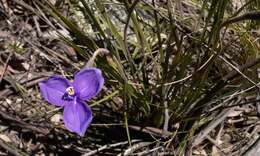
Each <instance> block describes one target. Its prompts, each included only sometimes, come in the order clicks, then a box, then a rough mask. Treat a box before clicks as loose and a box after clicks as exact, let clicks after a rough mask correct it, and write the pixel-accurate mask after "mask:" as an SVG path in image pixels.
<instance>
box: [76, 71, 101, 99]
mask: <svg viewBox="0 0 260 156" xmlns="http://www.w3.org/2000/svg"><path fill="white" fill-rule="evenodd" d="M103 85H104V78H103V76H102V72H101V70H100V69H98V68H84V69H82V70H80V71H79V72H78V73H76V75H75V78H74V82H73V86H74V88H75V91H76V93H77V94H78V97H79V98H80V99H81V100H88V99H90V98H92V97H93V96H96V95H97V93H98V92H99V91H100V90H101V89H102V87H103Z"/></svg>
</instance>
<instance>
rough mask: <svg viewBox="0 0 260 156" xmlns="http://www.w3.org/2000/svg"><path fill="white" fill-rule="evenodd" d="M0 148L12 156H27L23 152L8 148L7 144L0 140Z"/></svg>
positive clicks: (27, 155)
mask: <svg viewBox="0 0 260 156" xmlns="http://www.w3.org/2000/svg"><path fill="white" fill-rule="evenodd" d="M0 147H2V148H3V149H5V150H6V151H8V153H9V154H11V155H14V156H29V154H26V153H24V152H21V151H20V150H18V149H17V148H15V147H14V146H12V147H11V146H10V145H8V144H7V143H5V142H4V141H3V140H2V139H0Z"/></svg>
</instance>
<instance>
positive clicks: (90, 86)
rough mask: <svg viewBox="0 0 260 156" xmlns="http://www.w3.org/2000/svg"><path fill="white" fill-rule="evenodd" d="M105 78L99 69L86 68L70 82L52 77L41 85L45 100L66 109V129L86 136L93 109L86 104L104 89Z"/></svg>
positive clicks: (64, 118) (64, 117) (64, 114)
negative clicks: (86, 101)
mask: <svg viewBox="0 0 260 156" xmlns="http://www.w3.org/2000/svg"><path fill="white" fill-rule="evenodd" d="M103 84H104V78H103V76H102V73H101V70H100V69H97V68H84V69H82V70H80V71H79V72H78V73H76V74H75V75H74V81H73V82H70V81H69V80H67V79H66V78H63V77H61V76H51V77H49V78H48V80H46V81H42V82H40V83H39V86H40V90H41V93H42V95H43V97H44V98H45V100H47V101H48V102H49V103H51V104H53V105H55V106H62V107H64V112H63V121H64V124H65V127H66V128H67V129H68V130H69V131H71V132H75V133H77V134H79V135H80V136H84V134H85V131H86V129H87V128H88V126H89V124H90V122H91V121H92V112H91V109H90V108H89V107H88V106H87V105H86V104H85V102H84V101H85V100H89V99H91V98H92V97H94V96H96V95H97V94H98V92H99V91H100V90H101V89H102V87H103Z"/></svg>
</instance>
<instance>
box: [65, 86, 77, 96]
mask: <svg viewBox="0 0 260 156" xmlns="http://www.w3.org/2000/svg"><path fill="white" fill-rule="evenodd" d="M66 92H67V93H68V95H70V96H73V95H74V94H75V91H74V88H73V87H68V88H67V89H66Z"/></svg>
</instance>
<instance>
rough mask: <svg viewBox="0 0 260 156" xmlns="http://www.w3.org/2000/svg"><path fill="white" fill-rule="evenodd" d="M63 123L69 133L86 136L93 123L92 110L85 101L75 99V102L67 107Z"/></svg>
mask: <svg viewBox="0 0 260 156" xmlns="http://www.w3.org/2000/svg"><path fill="white" fill-rule="evenodd" d="M63 121H64V124H65V127H66V128H67V129H68V130H69V131H71V132H75V133H77V134H79V135H80V136H84V134H85V132H86V129H87V128H88V126H89V124H90V122H91V121H92V112H91V109H90V108H89V107H88V106H87V105H86V104H85V103H84V102H83V101H81V100H79V99H77V98H75V100H74V101H73V102H71V103H70V104H68V105H65V107H64V112H63Z"/></svg>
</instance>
